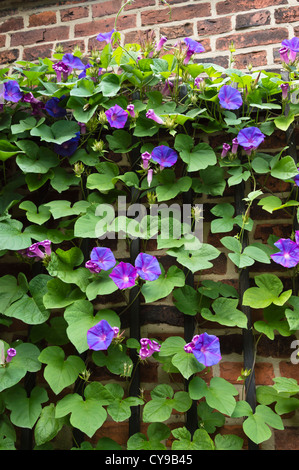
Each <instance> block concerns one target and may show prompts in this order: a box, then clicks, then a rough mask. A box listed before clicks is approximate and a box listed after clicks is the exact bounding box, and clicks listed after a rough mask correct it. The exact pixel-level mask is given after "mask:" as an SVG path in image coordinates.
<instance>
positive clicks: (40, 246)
mask: <svg viewBox="0 0 299 470" xmlns="http://www.w3.org/2000/svg"><path fill="white" fill-rule="evenodd" d="M25 255H26V256H28V257H29V258H40V259H43V258H45V256H51V241H50V240H43V241H42V242H36V243H33V245H31V246H29V248H27V250H26V252H25Z"/></svg>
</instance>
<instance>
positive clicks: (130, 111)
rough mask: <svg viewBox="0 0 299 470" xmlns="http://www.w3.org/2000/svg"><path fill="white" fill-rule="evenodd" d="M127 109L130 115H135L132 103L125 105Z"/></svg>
mask: <svg viewBox="0 0 299 470" xmlns="http://www.w3.org/2000/svg"><path fill="white" fill-rule="evenodd" d="M127 111H129V113H130V116H131V117H132V118H134V117H135V116H136V114H135V106H134V105H133V104H128V106H127Z"/></svg>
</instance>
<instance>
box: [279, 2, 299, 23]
mask: <svg viewBox="0 0 299 470" xmlns="http://www.w3.org/2000/svg"><path fill="white" fill-rule="evenodd" d="M274 18H275V22H276V23H293V22H294V21H299V6H294V7H290V8H279V9H278V10H276V11H275V12H274Z"/></svg>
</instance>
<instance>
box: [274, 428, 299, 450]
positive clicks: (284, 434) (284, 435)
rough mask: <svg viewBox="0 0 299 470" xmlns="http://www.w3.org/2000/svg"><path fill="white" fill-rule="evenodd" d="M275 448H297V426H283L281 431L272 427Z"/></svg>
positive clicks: (298, 438)
mask: <svg viewBox="0 0 299 470" xmlns="http://www.w3.org/2000/svg"><path fill="white" fill-rule="evenodd" d="M273 433H274V438H275V450H299V428H298V427H295V426H294V427H285V429H284V430H283V431H279V430H277V429H273Z"/></svg>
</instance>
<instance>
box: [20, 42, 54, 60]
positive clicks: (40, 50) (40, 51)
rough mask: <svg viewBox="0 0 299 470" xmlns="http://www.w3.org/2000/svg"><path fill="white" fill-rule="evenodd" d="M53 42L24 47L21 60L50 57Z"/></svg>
mask: <svg viewBox="0 0 299 470" xmlns="http://www.w3.org/2000/svg"><path fill="white" fill-rule="evenodd" d="M53 47H54V45H53V44H47V45H40V46H35V47H25V48H24V52H23V60H29V61H34V60H37V59H38V58H39V57H41V58H42V59H44V58H46V57H51V55H52V49H53Z"/></svg>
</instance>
